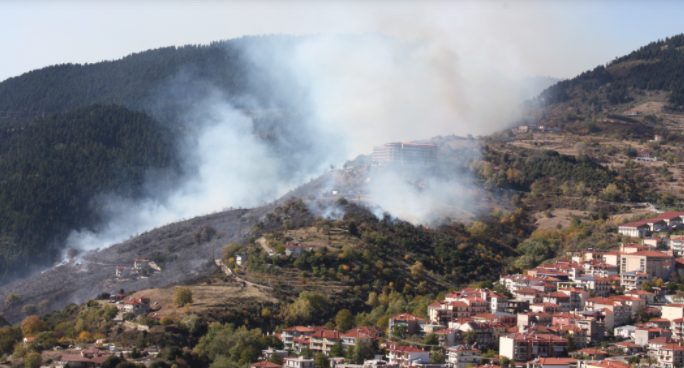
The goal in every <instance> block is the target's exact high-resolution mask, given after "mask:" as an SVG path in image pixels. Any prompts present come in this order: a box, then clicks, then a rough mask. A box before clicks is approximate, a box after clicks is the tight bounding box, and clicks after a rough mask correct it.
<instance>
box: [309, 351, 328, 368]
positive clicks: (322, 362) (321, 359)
mask: <svg viewBox="0 0 684 368" xmlns="http://www.w3.org/2000/svg"><path fill="white" fill-rule="evenodd" d="M313 359H314V367H316V368H330V359H328V357H327V356H325V354H323V353H316V354H314V358H313Z"/></svg>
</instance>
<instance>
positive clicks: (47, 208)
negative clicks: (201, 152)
mask: <svg viewBox="0 0 684 368" xmlns="http://www.w3.org/2000/svg"><path fill="white" fill-rule="evenodd" d="M176 162H177V158H176V152H175V150H174V148H173V144H172V135H171V132H170V131H169V130H168V129H166V128H164V127H163V126H161V125H160V124H159V123H158V122H157V121H155V120H153V119H151V118H150V117H149V116H147V115H145V114H143V113H139V112H133V111H130V110H128V109H125V108H123V107H120V106H92V107H87V108H83V109H79V110H75V111H73V112H69V113H64V114H58V115H54V116H52V117H50V118H45V119H39V120H36V121H31V122H27V123H25V124H22V125H20V126H17V127H14V128H5V129H2V130H1V131H0V239H1V242H0V280H2V279H6V278H7V276H9V275H10V274H12V273H14V272H18V273H19V274H25V273H27V272H28V271H30V270H31V268H32V267H34V266H40V265H45V264H49V263H52V262H55V261H56V260H59V258H60V257H61V252H62V249H63V248H62V243H63V242H64V240H65V238H66V237H67V235H68V232H69V231H70V230H73V229H83V228H93V227H94V226H96V225H98V224H99V222H100V215H102V213H100V212H99V211H98V207H99V204H98V203H97V202H96V199H97V197H98V196H102V195H122V196H127V197H131V198H136V197H140V196H142V195H144V194H146V193H144V190H143V186H144V183H145V178H146V175H147V173H148V171H149V170H158V171H160V172H164V171H166V172H168V174H169V177H170V174H172V173H173V171H175V167H176Z"/></svg>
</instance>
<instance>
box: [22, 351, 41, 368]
mask: <svg viewBox="0 0 684 368" xmlns="http://www.w3.org/2000/svg"><path fill="white" fill-rule="evenodd" d="M42 363H43V361H42V359H41V358H40V353H37V352H35V351H32V352H30V353H28V354H26V356H25V357H24V367H25V368H40V365H41V364H42Z"/></svg>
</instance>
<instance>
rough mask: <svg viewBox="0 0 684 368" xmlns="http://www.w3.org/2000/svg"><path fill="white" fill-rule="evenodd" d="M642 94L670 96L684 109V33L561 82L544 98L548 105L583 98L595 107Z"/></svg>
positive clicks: (670, 101) (673, 105)
mask: <svg viewBox="0 0 684 368" xmlns="http://www.w3.org/2000/svg"><path fill="white" fill-rule="evenodd" d="M639 90H642V91H664V92H666V93H668V104H669V106H668V107H669V108H671V109H678V110H681V109H684V34H680V35H677V36H673V37H669V38H666V39H664V40H660V41H657V42H653V43H650V44H648V45H646V46H643V47H641V48H639V49H638V50H636V51H634V52H632V53H630V54H628V55H626V56H623V57H618V58H616V59H615V60H613V61H612V62H610V63H608V64H606V65H599V66H597V67H596V68H594V69H593V70H591V71H586V72H584V73H582V74H580V75H579V76H577V77H575V78H572V79H569V80H565V81H561V82H559V83H557V84H555V85H553V86H551V87H549V88H548V89H546V90H545V91H544V92H543V93H542V94H541V96H540V98H541V100H542V101H543V102H544V103H545V104H547V105H552V104H557V103H562V102H566V101H569V100H572V99H581V101H582V102H583V103H585V104H592V105H595V106H601V105H615V104H620V103H625V102H629V101H631V100H633V99H634V97H635V94H638V93H639Z"/></svg>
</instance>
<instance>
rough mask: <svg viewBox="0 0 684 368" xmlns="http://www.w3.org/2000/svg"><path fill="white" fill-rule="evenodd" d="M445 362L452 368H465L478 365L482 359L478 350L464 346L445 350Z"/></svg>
mask: <svg viewBox="0 0 684 368" xmlns="http://www.w3.org/2000/svg"><path fill="white" fill-rule="evenodd" d="M446 353H447V359H446V362H447V363H448V364H449V366H450V367H452V368H467V367H472V366H476V365H479V364H480V362H481V360H482V358H481V355H482V353H481V352H480V350H478V349H475V348H471V347H468V346H465V345H459V346H453V347H450V348H448V349H447V351H446Z"/></svg>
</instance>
